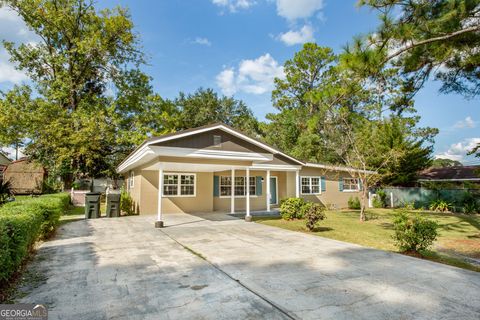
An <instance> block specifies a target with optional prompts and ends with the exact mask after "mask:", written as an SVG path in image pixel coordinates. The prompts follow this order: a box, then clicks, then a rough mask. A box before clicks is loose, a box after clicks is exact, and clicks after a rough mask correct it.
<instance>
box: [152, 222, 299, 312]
mask: <svg viewBox="0 0 480 320" xmlns="http://www.w3.org/2000/svg"><path fill="white" fill-rule="evenodd" d="M160 232H162V233H163V234H165V235H166V236H167V237H169V238H170V239H172V240H173V241H175V242H176V243H178V244H179V245H180V246H181V247H182V248H184V249H185V250H187V251H189V252H190V253H191V254H193V255H195V256H198V257H199V258H200V259H202V260H204V261H205V262H207V263H208V264H209V265H211V266H212V267H213V268H215V269H216V270H218V271H219V272H221V273H222V274H224V275H225V276H227V277H228V278H229V279H231V280H233V281H235V282H236V283H238V284H239V285H240V286H241V287H243V288H245V289H246V290H248V291H249V292H251V293H252V294H254V295H255V296H257V297H259V298H260V299H262V300H263V301H265V302H266V303H268V304H269V305H270V306H272V307H273V308H274V309H277V310H278V311H279V312H281V313H282V314H283V315H285V316H286V317H288V318H289V319H292V320H299V318H297V317H295V316H293V315H292V314H290V313H289V312H288V311H287V310H285V309H283V308H282V307H280V306H279V305H277V304H276V303H275V302H273V301H271V300H270V299H268V298H267V297H265V296H263V295H262V294H260V293H258V292H257V291H255V290H253V289H252V288H250V287H249V286H247V285H246V284H245V283H243V282H242V281H240V279H235V278H234V277H233V276H232V275H230V274H229V273H227V272H226V271H224V270H223V269H222V268H220V266H218V265H217V264H215V263H212V262H210V261H209V260H208V259H207V258H206V257H205V256H203V255H202V254H201V253H199V252H196V251H195V250H193V249H192V248H190V247H188V246H186V245H184V244H183V243H181V242H180V241H178V240H177V239H175V238H173V237H172V236H170V235H169V234H168V233H166V232H164V231H163V230H160Z"/></svg>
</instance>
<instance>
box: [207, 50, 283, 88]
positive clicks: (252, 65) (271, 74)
mask: <svg viewBox="0 0 480 320" xmlns="http://www.w3.org/2000/svg"><path fill="white" fill-rule="evenodd" d="M284 76H285V75H284V73H283V66H281V65H279V64H278V62H277V61H276V60H275V59H274V58H272V56H271V55H270V54H269V53H267V54H264V55H263V56H260V57H258V58H257V59H253V60H248V59H247V60H242V61H241V62H240V63H239V65H238V68H237V70H235V68H225V69H224V70H223V71H222V72H220V73H219V74H218V75H217V77H216V81H217V85H218V86H219V87H220V89H221V90H222V92H223V93H224V94H226V95H232V94H234V93H236V92H245V93H251V94H264V93H266V92H268V91H271V90H272V89H273V83H274V81H273V80H274V79H275V78H284Z"/></svg>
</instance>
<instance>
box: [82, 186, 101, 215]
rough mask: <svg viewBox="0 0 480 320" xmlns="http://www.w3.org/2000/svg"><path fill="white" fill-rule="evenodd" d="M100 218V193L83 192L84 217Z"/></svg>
mask: <svg viewBox="0 0 480 320" xmlns="http://www.w3.org/2000/svg"><path fill="white" fill-rule="evenodd" d="M96 218H100V193H98V192H89V193H86V194H85V219H96Z"/></svg>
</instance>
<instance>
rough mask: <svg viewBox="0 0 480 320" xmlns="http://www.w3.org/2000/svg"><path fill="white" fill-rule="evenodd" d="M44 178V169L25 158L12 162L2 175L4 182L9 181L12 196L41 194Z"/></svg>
mask: <svg viewBox="0 0 480 320" xmlns="http://www.w3.org/2000/svg"><path fill="white" fill-rule="evenodd" d="M45 176H46V171H45V169H44V168H43V167H42V166H41V165H39V164H37V163H35V162H31V161H28V159H27V158H22V159H20V160H17V161H13V162H12V163H10V164H9V165H8V166H7V169H5V171H4V173H3V178H4V180H5V181H10V184H11V188H12V192H13V193H14V194H40V193H42V187H43V181H44V179H45Z"/></svg>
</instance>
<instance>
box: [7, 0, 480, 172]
mask: <svg viewBox="0 0 480 320" xmlns="http://www.w3.org/2000/svg"><path fill="white" fill-rule="evenodd" d="M355 4H356V0H342V1H338V0H337V1H334V0H170V1H167V0H162V1H147V0H137V1H133V0H131V1H129V0H122V1H118V0H117V1H113V0H102V1H99V3H98V4H97V6H98V7H99V8H100V7H112V6H115V5H121V6H127V7H128V8H129V9H130V11H131V14H132V18H133V21H134V23H135V30H136V32H138V34H139V36H140V38H141V41H142V45H143V48H144V51H145V52H146V53H147V55H148V57H149V65H148V66H147V67H146V68H145V71H146V72H147V73H148V74H149V75H151V76H152V78H153V85H154V88H155V90H156V91H157V92H159V93H160V94H161V95H162V96H163V97H165V98H173V97H175V96H177V94H178V92H179V91H184V92H193V91H194V90H196V89H197V88H199V87H205V88H206V87H211V88H214V89H215V90H216V91H218V92H219V93H224V94H227V95H234V96H235V97H236V98H239V99H242V100H244V101H245V102H246V103H247V104H248V105H249V107H250V108H251V109H252V110H253V112H254V113H255V115H256V116H257V117H258V118H259V119H264V116H265V114H266V113H269V112H274V111H275V110H274V109H273V108H272V105H271V102H270V93H271V89H272V79H273V78H274V77H275V76H278V75H281V74H282V65H283V63H284V62H285V60H287V59H290V58H291V57H292V56H293V55H294V53H295V52H296V51H298V50H299V49H300V48H301V45H302V43H303V42H306V41H316V42H317V43H318V44H319V45H322V46H329V47H332V48H333V49H334V50H335V51H336V52H340V51H341V50H342V48H343V46H345V45H346V44H347V43H348V42H349V41H351V39H352V37H353V36H355V35H358V34H361V33H366V32H369V31H372V30H374V29H375V27H376V25H377V18H376V13H375V12H370V11H369V10H368V9H366V8H358V7H357V6H356V5H355ZM17 18H18V17H17ZM2 30H3V31H2ZM0 37H3V38H8V39H13V40H17V41H34V40H32V39H34V37H32V36H30V35H28V32H26V31H25V30H24V28H22V25H21V21H18V19H16V18H15V17H12V15H11V14H10V13H9V12H6V11H5V9H0ZM7 58H8V57H7V56H6V54H5V53H4V52H3V53H2V51H0V89H6V88H9V87H11V86H12V85H13V83H19V82H21V81H25V78H24V77H22V75H21V73H18V72H16V71H14V70H13V69H12V66H11V65H9V63H8V61H7ZM2 73H3V76H2ZM438 88H439V84H438V83H436V82H430V83H428V84H427V86H426V87H425V89H424V90H422V92H421V93H420V94H419V95H418V96H417V98H416V101H417V104H416V105H417V109H418V111H419V114H420V115H421V117H422V120H421V125H423V126H432V127H437V128H439V129H440V134H439V135H438V136H437V138H436V143H435V154H436V155H439V156H443V157H449V158H452V159H458V160H462V161H466V162H467V163H470V162H471V161H476V160H475V159H473V158H471V157H466V156H465V154H466V150H467V149H469V148H470V147H472V146H473V145H474V144H475V143H476V142H480V132H479V131H480V130H479V129H478V128H479V126H480V112H479V101H478V99H476V100H470V101H468V100H465V99H463V98H462V97H461V96H459V95H455V94H450V95H443V94H440V93H439V92H438ZM476 162H478V161H476Z"/></svg>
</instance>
